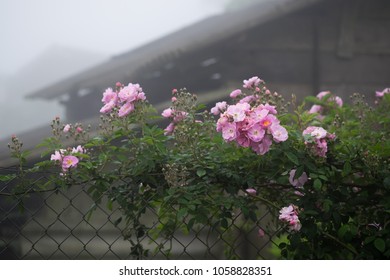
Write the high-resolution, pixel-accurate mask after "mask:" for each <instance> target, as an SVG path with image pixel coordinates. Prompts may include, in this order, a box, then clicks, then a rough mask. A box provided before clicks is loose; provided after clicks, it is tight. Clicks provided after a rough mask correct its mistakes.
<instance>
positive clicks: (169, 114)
mask: <svg viewBox="0 0 390 280" xmlns="http://www.w3.org/2000/svg"><path fill="white" fill-rule="evenodd" d="M161 115H162V116H163V117H164V118H169V119H171V123H170V124H169V125H168V126H167V127H166V128H165V129H164V134H165V135H172V134H173V132H174V131H175V127H176V125H177V124H178V123H179V122H180V121H182V120H183V119H184V118H186V117H187V115H188V113H187V112H182V111H175V110H174V109H172V108H168V109H165V110H164V111H163V112H162V114H161Z"/></svg>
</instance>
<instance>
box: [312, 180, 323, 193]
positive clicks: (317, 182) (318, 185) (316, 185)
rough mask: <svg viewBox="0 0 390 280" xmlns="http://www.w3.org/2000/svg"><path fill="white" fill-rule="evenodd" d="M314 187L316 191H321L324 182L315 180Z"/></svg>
mask: <svg viewBox="0 0 390 280" xmlns="http://www.w3.org/2000/svg"><path fill="white" fill-rule="evenodd" d="M313 187H314V189H316V190H320V189H321V187H322V182H321V180H320V179H315V180H314V183H313Z"/></svg>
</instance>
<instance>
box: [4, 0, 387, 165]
mask: <svg viewBox="0 0 390 280" xmlns="http://www.w3.org/2000/svg"><path fill="white" fill-rule="evenodd" d="M389 2H390V1H386V0H371V1H362V0H344V1H338V0H326V1H324V0H239V1H238V0H214V1H207V0H189V1H180V0H165V1H157V0H144V1H132V0H114V1H112V0H82V1H79V0H67V1H61V0H56V1H53V0H35V1H28V0H2V1H0V38H1V44H0V61H1V63H0V142H1V143H0V144H1V147H2V148H1V149H0V158H4V156H3V155H5V154H4V153H2V152H3V151H4V152H5V153H7V149H6V143H7V141H9V140H8V139H9V137H10V136H11V135H12V134H17V135H18V136H20V137H21V138H22V139H23V140H24V142H25V143H26V144H27V145H30V146H31V147H32V146H34V145H35V144H37V143H38V142H39V141H40V140H41V139H43V138H45V137H46V136H49V135H50V126H49V125H50V123H51V120H52V119H53V118H54V117H55V116H59V117H61V118H62V120H63V121H65V122H84V123H87V124H88V123H92V124H93V123H94V122H96V120H97V117H98V115H99V113H98V111H99V109H100V107H101V106H102V103H101V95H102V92H103V91H104V89H105V88H107V87H113V86H114V84H115V82H117V81H120V82H122V83H124V84H127V83H129V82H132V83H140V84H141V85H142V87H143V89H144V91H145V92H146V94H147V97H148V99H149V100H150V101H151V103H153V105H155V106H157V108H158V109H161V108H163V107H164V106H169V104H168V103H167V101H168V100H169V98H170V91H171V89H172V88H180V87H187V88H188V89H189V90H190V91H191V92H194V93H196V94H198V95H199V96H200V97H201V101H203V102H205V103H210V104H211V103H213V102H215V101H220V100H222V99H226V98H227V96H228V94H229V92H230V91H231V90H233V89H234V88H235V87H240V86H241V84H242V80H243V79H247V78H249V77H251V76H259V77H260V78H262V79H264V80H265V81H266V82H267V83H268V86H269V88H270V89H271V90H272V91H278V92H279V93H282V94H283V95H284V96H285V97H286V99H289V98H290V97H291V94H292V93H294V94H296V95H298V97H299V98H301V99H302V97H303V96H305V95H316V94H317V93H318V92H319V91H321V90H331V91H333V92H334V93H335V94H337V95H340V96H342V97H344V98H345V99H348V96H349V95H350V94H352V93H354V92H361V93H363V94H367V95H368V97H369V99H370V98H371V99H372V98H373V96H374V92H375V90H382V89H383V88H385V87H388V86H389V78H390V73H389V72H390V71H389V67H388V65H390V39H389V38H390V36H389V34H390V3H389Z"/></svg>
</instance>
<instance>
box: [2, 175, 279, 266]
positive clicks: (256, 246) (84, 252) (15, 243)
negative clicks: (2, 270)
mask: <svg viewBox="0 0 390 280" xmlns="http://www.w3.org/2000/svg"><path fill="white" fill-rule="evenodd" d="M13 171H15V170H13V169H12V168H8V169H6V168H2V169H1V170H0V172H1V173H2V174H9V173H10V172H13ZM39 176H40V177H39V178H37V180H38V179H39V180H40V181H42V179H43V180H44V179H45V178H47V177H45V174H40V175H39ZM16 184H17V181H16V179H11V180H8V181H6V182H0V259H44V260H46V259H72V260H75V259H113V260H115V259H134V258H144V259H145V258H146V259H224V258H226V257H225V256H226V253H228V254H229V256H230V257H231V258H234V259H275V258H278V257H279V255H278V249H277V242H278V240H279V239H278V238H277V237H276V233H277V232H278V230H279V229H278V228H276V224H275V223H274V222H273V221H274V219H273V215H272V214H271V213H270V212H268V211H267V210H266V209H265V208H264V212H263V213H262V216H260V217H259V219H258V222H257V223H256V224H253V223H248V222H247V221H246V220H245V219H244V218H243V215H242V214H240V213H237V214H236V215H235V217H234V219H233V221H232V223H231V224H230V225H229V227H228V228H227V229H223V228H211V227H209V226H207V225H204V226H198V227H197V228H196V229H192V230H191V231H190V232H189V233H186V234H184V233H182V232H180V231H177V232H175V233H174V234H173V235H172V236H170V238H168V239H166V238H164V237H160V236H156V234H155V231H154V230H155V229H156V227H158V225H159V223H161V221H160V220H159V218H158V214H157V213H156V210H155V209H152V208H148V209H146V211H145V214H144V217H143V224H144V225H146V232H145V233H144V234H143V235H142V237H140V238H139V240H134V237H131V238H129V237H127V230H129V229H128V228H127V227H126V225H125V223H123V222H122V223H118V221H120V220H121V217H122V213H121V211H120V209H119V207H115V205H114V207H113V208H112V209H111V210H109V209H108V208H107V207H106V204H105V202H104V201H103V202H102V203H99V204H97V203H95V202H96V201H94V199H92V197H91V195H90V194H89V193H88V191H87V188H86V187H85V186H72V187H70V188H69V189H66V190H64V189H59V188H57V189H51V190H37V189H36V188H35V187H34V185H33V184H32V185H31V186H29V188H27V189H26V190H25V191H24V192H23V193H19V194H17V195H15V194H13V193H12V188H14V187H15V185H16ZM172 211H174V208H173V207H172ZM260 229H261V230H260ZM259 230H260V232H262V230H264V232H265V234H264V236H261V235H259ZM136 241H137V242H138V243H137V244H142V247H143V251H144V252H147V254H145V255H142V256H137V255H136V254H134V244H136Z"/></svg>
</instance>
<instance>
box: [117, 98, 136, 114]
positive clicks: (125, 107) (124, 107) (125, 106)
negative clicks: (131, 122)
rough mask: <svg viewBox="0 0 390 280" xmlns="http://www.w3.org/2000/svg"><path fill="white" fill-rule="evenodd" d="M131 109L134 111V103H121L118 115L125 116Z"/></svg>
mask: <svg viewBox="0 0 390 280" xmlns="http://www.w3.org/2000/svg"><path fill="white" fill-rule="evenodd" d="M132 111H134V103H132V102H126V103H125V104H123V105H122V107H121V108H120V109H119V112H118V116H119V117H121V118H122V117H125V116H127V115H128V114H130V113H131V112H132Z"/></svg>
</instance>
